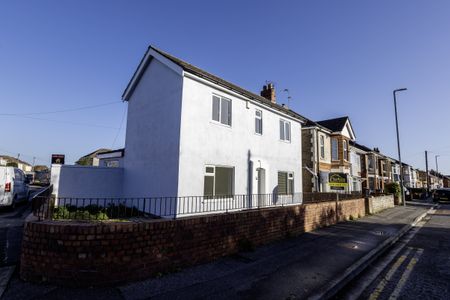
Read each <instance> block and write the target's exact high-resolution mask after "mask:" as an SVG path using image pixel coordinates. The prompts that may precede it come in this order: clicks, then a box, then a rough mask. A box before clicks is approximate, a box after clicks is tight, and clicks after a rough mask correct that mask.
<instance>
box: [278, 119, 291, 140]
mask: <svg viewBox="0 0 450 300" xmlns="http://www.w3.org/2000/svg"><path fill="white" fill-rule="evenodd" d="M280 140H282V141H286V142H290V141H291V123H290V122H288V121H285V120H280Z"/></svg>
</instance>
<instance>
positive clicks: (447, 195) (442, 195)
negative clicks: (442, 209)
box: [433, 189, 450, 202]
mask: <svg viewBox="0 0 450 300" xmlns="http://www.w3.org/2000/svg"><path fill="white" fill-rule="evenodd" d="M433 200H434V201H435V202H440V201H450V189H437V190H435V191H434V193H433Z"/></svg>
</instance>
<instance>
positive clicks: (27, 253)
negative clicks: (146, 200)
mask: <svg viewBox="0 0 450 300" xmlns="http://www.w3.org/2000/svg"><path fill="white" fill-rule="evenodd" d="M364 207H365V205H364V199H357V200H346V201H341V202H339V205H338V214H339V215H338V216H337V217H338V219H339V220H344V219H345V218H349V216H350V215H353V217H358V215H359V216H363V215H364ZM335 223H336V202H323V203H319V204H306V205H296V206H287V207H277V208H267V209H261V210H249V211H242V212H236V213H229V214H220V215H209V216H200V217H192V218H182V219H177V220H153V221H150V220H146V221H141V222H137V221H136V222H120V223H119V222H115V223H113V222H98V223H76V222H62V221H59V222H58V221H41V222H38V221H36V220H33V219H32V217H30V218H29V219H28V220H27V222H26V223H25V228H24V237H23V243H22V257H21V266H20V275H21V277H22V279H24V280H27V281H35V282H42V281H48V282H52V283H57V284H62V285H69V286H91V285H114V284H118V283H124V282H127V281H134V280H139V279H144V278H147V277H149V276H153V275H156V274H157V273H159V272H162V273H164V272H169V271H173V270H176V269H178V268H183V267H186V266H190V265H195V264H199V263H205V262H209V261H211V260H214V259H217V258H219V257H222V256H226V255H230V254H233V253H236V252H238V251H239V250H240V248H242V247H243V245H247V246H248V245H252V246H257V245H261V244H265V243H269V242H271V241H274V240H277V239H282V238H285V237H286V236H293V235H298V234H301V233H303V232H306V231H311V230H314V229H316V228H319V227H322V226H328V225H331V224H335Z"/></svg>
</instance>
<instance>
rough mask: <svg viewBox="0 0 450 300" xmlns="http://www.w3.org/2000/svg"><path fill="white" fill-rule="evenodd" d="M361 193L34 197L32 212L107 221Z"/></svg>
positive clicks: (225, 210)
mask: <svg viewBox="0 0 450 300" xmlns="http://www.w3.org/2000/svg"><path fill="white" fill-rule="evenodd" d="M362 197H363V196H362V194H361V193H352V194H344V193H295V194H289V195H280V194H252V195H224V196H214V197H210V196H187V197H151V198H66V197H61V198H56V199H55V198H52V196H51V195H48V196H39V197H37V198H36V206H33V213H34V214H35V215H36V216H37V217H38V218H39V219H53V220H108V219H129V218H177V217H185V216H194V215H200V214H201V215H204V214H213V213H228V212H233V211H242V210H248V209H262V208H268V207H279V206H287V205H299V204H309V203H319V202H326V201H345V200H350V199H358V198H362Z"/></svg>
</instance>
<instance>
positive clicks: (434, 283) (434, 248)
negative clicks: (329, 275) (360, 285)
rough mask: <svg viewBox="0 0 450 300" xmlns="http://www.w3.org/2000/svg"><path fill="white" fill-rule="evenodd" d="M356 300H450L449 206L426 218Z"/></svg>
mask: <svg viewBox="0 0 450 300" xmlns="http://www.w3.org/2000/svg"><path fill="white" fill-rule="evenodd" d="M373 267H376V264H375V265H374V266H373ZM342 298H343V299H351V298H352V297H350V298H349V297H342ZM359 299H371V300H376V299H380V300H383V299H450V204H443V205H441V206H440V207H438V209H437V210H436V211H435V212H434V214H430V215H429V216H428V220H427V222H426V223H424V224H423V225H422V227H421V228H420V229H419V230H418V231H417V232H416V233H415V235H414V236H413V237H412V238H411V240H409V241H408V242H407V244H406V245H405V247H403V248H402V250H401V251H400V252H399V253H398V254H397V255H396V256H395V257H394V259H393V260H392V261H391V262H390V263H389V264H388V265H387V266H386V267H385V268H384V269H383V271H382V272H381V274H380V275H379V276H377V277H376V279H375V280H374V281H373V282H372V283H371V284H370V285H369V286H368V287H367V288H366V289H365V290H364V292H363V293H362V294H361V296H360V297H359Z"/></svg>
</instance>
